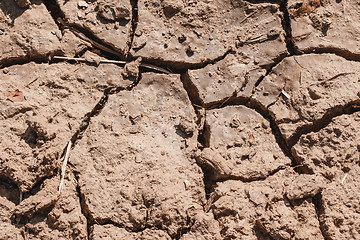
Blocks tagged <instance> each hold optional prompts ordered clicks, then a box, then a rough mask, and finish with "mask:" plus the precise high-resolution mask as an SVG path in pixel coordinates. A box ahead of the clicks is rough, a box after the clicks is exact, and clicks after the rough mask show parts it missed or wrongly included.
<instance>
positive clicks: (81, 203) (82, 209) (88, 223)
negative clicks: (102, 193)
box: [73, 170, 92, 239]
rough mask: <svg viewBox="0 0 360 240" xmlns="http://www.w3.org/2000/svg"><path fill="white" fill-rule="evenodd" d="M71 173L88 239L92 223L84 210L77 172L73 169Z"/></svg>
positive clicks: (83, 200)
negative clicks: (74, 181)
mask: <svg viewBox="0 0 360 240" xmlns="http://www.w3.org/2000/svg"><path fill="white" fill-rule="evenodd" d="M73 175H74V177H75V180H76V192H77V195H78V198H79V204H80V209H81V214H82V215H83V216H84V217H85V218H86V230H87V239H90V228H91V225H92V223H91V221H90V217H89V213H88V212H89V211H88V210H86V206H85V199H84V195H83V194H82V193H81V189H80V185H79V173H78V172H76V171H75V170H73Z"/></svg>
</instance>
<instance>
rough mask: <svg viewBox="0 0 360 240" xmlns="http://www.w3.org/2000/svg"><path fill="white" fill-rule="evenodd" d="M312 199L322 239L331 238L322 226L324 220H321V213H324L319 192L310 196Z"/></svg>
mask: <svg viewBox="0 0 360 240" xmlns="http://www.w3.org/2000/svg"><path fill="white" fill-rule="evenodd" d="M312 200H313V201H312V202H313V204H314V206H315V210H316V216H317V219H318V221H319V227H320V232H321V235H322V236H323V238H324V240H331V238H330V237H329V236H328V233H327V232H326V229H327V227H325V226H324V221H322V220H321V215H323V214H324V207H323V206H322V204H321V202H322V195H321V192H320V193H318V194H316V195H315V196H314V197H313V198H312Z"/></svg>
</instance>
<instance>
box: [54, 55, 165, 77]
mask: <svg viewBox="0 0 360 240" xmlns="http://www.w3.org/2000/svg"><path fill="white" fill-rule="evenodd" d="M53 59H58V60H67V61H78V62H90V61H88V60H86V59H85V58H74V57H63V56H54V57H53ZM100 63H113V64H126V63H129V62H128V61H121V60H109V59H101V60H100ZM140 67H144V68H147V69H151V70H156V71H159V72H162V73H166V74H170V73H171V72H170V71H168V70H166V69H164V68H161V67H158V66H155V65H151V64H147V63H140Z"/></svg>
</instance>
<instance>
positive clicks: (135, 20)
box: [125, 0, 139, 57]
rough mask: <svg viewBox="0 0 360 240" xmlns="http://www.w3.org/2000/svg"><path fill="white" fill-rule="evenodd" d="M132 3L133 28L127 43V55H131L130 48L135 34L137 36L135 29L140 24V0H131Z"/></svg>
mask: <svg viewBox="0 0 360 240" xmlns="http://www.w3.org/2000/svg"><path fill="white" fill-rule="evenodd" d="M130 4H131V8H132V9H131V10H132V18H131V29H130V33H129V35H130V39H129V40H128V43H127V46H128V47H127V50H126V51H125V52H126V54H125V55H126V57H128V56H129V53H130V50H131V48H132V45H133V42H134V36H135V31H136V27H137V24H138V20H139V8H138V0H130Z"/></svg>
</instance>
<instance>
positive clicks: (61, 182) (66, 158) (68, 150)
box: [59, 141, 71, 193]
mask: <svg viewBox="0 0 360 240" xmlns="http://www.w3.org/2000/svg"><path fill="white" fill-rule="evenodd" d="M70 148H71V141H69V143H68V145H67V148H66V152H65V157H64V162H63V164H62V167H61V181H60V185H59V193H60V192H61V189H62V186H63V185H64V177H65V170H66V165H67V162H68V158H69V153H70Z"/></svg>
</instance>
